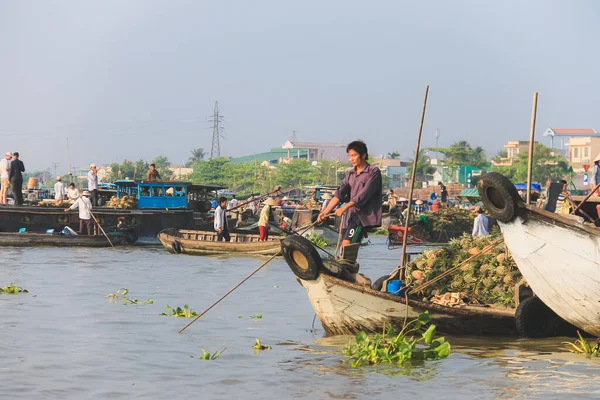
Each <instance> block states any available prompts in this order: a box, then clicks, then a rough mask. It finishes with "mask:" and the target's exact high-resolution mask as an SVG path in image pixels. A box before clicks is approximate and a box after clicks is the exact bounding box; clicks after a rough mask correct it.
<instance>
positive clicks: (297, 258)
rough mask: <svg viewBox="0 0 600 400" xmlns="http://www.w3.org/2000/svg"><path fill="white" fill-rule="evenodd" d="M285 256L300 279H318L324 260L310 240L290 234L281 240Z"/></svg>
mask: <svg viewBox="0 0 600 400" xmlns="http://www.w3.org/2000/svg"><path fill="white" fill-rule="evenodd" d="M281 251H282V253H283V258H284V259H285V262H286V263H287V265H289V267H290V269H291V270H292V271H293V272H294V274H296V276H297V277H298V278H300V279H304V280H306V281H312V280H315V279H317V277H318V276H319V273H320V271H321V268H323V260H321V256H320V255H319V253H318V252H317V250H316V249H315V247H314V246H313V245H312V243H311V242H310V240H308V239H306V238H305V237H302V236H300V235H290V236H287V237H286V238H285V239H283V240H282V241H281Z"/></svg>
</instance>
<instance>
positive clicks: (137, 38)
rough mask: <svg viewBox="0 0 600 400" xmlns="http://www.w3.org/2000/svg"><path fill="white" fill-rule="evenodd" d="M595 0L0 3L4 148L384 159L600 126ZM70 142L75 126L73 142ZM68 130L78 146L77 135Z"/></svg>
mask: <svg viewBox="0 0 600 400" xmlns="http://www.w3.org/2000/svg"><path fill="white" fill-rule="evenodd" d="M598 15H600V2H594V1H593V0H590V1H584V0H577V1H556V0H528V1H517V0H503V1H493V2H492V1H479V0H453V1H446V0H431V1H404V0H379V1H377V0H373V1H370V2H365V1H355V0H329V1H328V0H320V1H313V0H304V1H295V2H291V1H281V0H272V1H266V0H252V1H248V0H221V1H204V0H191V1H183V0H169V1H167V0H164V1H155V0H103V1H88V0H77V1H75V0H73V1H56V0H45V1H33V0H20V1H12V0H0V152H6V151H11V152H12V151H19V152H20V154H21V159H22V160H23V161H24V163H25V166H26V168H28V169H29V170H33V169H40V170H44V169H47V168H51V169H52V168H53V167H52V165H53V163H58V164H59V165H58V167H57V171H58V172H59V173H66V172H67V170H68V167H69V164H71V166H72V168H73V169H75V168H76V167H82V166H86V168H87V165H89V164H90V163H96V164H107V163H111V162H121V161H122V160H123V159H125V158H127V159H130V160H138V159H140V158H142V159H145V160H147V161H148V160H151V159H152V158H154V157H156V156H159V155H164V156H167V157H168V158H169V160H170V161H171V162H172V163H174V164H180V163H183V162H184V161H185V160H186V159H187V158H188V157H189V156H190V151H191V150H192V149H194V148H199V147H201V148H204V149H205V151H207V152H210V149H211V144H212V129H211V123H210V122H209V121H207V119H208V118H209V117H210V116H211V115H212V112H213V108H214V104H215V101H218V102H219V110H220V112H221V115H223V116H224V124H223V127H224V132H223V137H222V138H221V139H220V148H221V155H222V156H231V157H238V156H244V155H250V154H256V153H261V152H265V151H269V150H270V148H271V147H278V146H281V145H282V144H283V143H284V142H285V141H286V140H288V139H289V138H291V136H292V131H296V136H297V138H298V140H300V141H327V142H350V141H352V140H355V139H363V140H365V141H366V143H367V145H368V146H369V151H370V153H371V154H373V155H376V156H378V155H380V154H387V153H389V152H393V151H397V152H399V153H400V155H401V158H403V159H409V158H411V157H412V154H413V152H414V149H415V144H416V139H417V134H418V130H419V121H420V117H421V109H422V106H423V97H424V92H425V87H426V86H427V85H430V92H429V100H428V104H427V113H426V116H425V123H424V126H423V139H422V147H432V146H435V144H436V143H435V139H434V132H435V130H436V129H439V131H440V138H439V146H440V147H447V146H449V145H451V144H452V143H454V142H456V141H458V140H467V141H468V142H469V143H471V144H472V145H473V146H482V147H483V148H484V149H485V150H486V152H487V153H488V156H490V157H491V156H493V155H495V154H496V153H497V152H498V150H500V149H502V148H503V145H504V144H505V143H506V142H507V141H508V140H528V138H529V129H530V119H531V108H532V96H533V92H536V91H537V92H539V105H538V115H537V129H536V139H538V140H539V141H540V142H542V143H546V144H548V145H549V140H548V138H545V137H542V133H543V132H544V131H545V130H546V129H547V128H548V127H554V128H561V127H562V128H568V127H582V128H594V129H597V130H600V113H598V110H597V108H598V101H597V97H596V96H597V95H598V93H599V89H600V80H599V79H598V72H599V71H600V52H598V43H597V42H598V26H597V23H598ZM67 138H68V140H67ZM67 144H68V146H67Z"/></svg>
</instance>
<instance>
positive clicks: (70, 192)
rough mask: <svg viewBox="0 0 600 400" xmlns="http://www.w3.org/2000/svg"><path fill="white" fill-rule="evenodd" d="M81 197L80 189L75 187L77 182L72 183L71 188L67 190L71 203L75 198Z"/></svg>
mask: <svg viewBox="0 0 600 400" xmlns="http://www.w3.org/2000/svg"><path fill="white" fill-rule="evenodd" d="M78 197H79V189H77V188H75V184H74V183H71V184H70V185H69V190H68V191H67V198H68V199H69V201H70V202H71V203H74V202H75V200H77V198H78Z"/></svg>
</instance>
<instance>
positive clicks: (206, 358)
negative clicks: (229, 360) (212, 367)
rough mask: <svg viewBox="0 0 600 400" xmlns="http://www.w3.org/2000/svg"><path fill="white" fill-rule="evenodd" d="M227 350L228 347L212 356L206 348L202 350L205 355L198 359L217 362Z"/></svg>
mask: <svg viewBox="0 0 600 400" xmlns="http://www.w3.org/2000/svg"><path fill="white" fill-rule="evenodd" d="M225 350H227V348H226V347H224V348H223V349H222V350H219V351H217V352H215V353H213V354H212V355H211V354H210V353H209V352H207V351H206V350H204V348H202V353H203V354H202V355H201V356H200V357H198V359H200V360H216V359H217V358H219V356H220V355H221V354H223V352H224V351H225Z"/></svg>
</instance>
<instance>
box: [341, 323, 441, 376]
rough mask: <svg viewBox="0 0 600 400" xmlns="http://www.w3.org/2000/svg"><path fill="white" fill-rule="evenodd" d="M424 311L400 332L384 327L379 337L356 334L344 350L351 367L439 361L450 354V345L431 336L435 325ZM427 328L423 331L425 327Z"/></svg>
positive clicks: (433, 333)
mask: <svg viewBox="0 0 600 400" xmlns="http://www.w3.org/2000/svg"><path fill="white" fill-rule="evenodd" d="M430 323H431V318H430V317H429V313H428V312H424V313H422V314H421V315H419V317H418V318H416V319H414V320H412V321H410V322H409V323H407V324H406V325H405V326H404V328H402V330H401V331H400V333H398V334H396V333H394V332H393V331H392V329H391V328H387V329H386V327H385V326H384V328H383V332H382V333H381V334H379V333H377V334H371V335H368V334H366V333H365V332H359V333H357V334H356V338H355V342H354V343H349V344H348V345H347V346H346V348H345V349H344V354H345V355H346V356H347V357H348V360H347V361H348V362H349V363H350V365H351V366H352V367H353V368H356V367H358V366H361V365H374V364H384V363H389V364H397V365H402V364H403V363H404V362H406V361H409V360H439V359H442V358H446V357H448V355H449V354H450V343H448V342H446V340H445V338H444V337H437V338H436V337H435V325H433V324H430ZM428 324H429V326H428V327H427V328H425V327H426V326H427V325H428Z"/></svg>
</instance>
